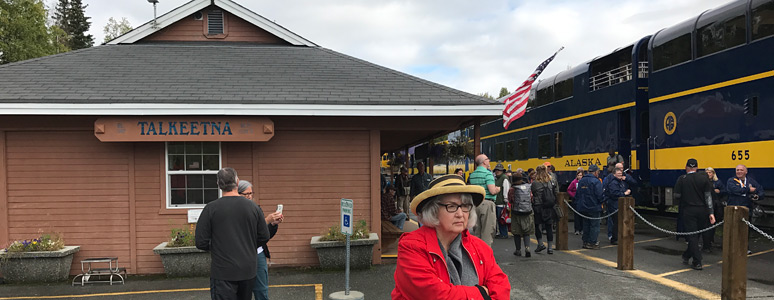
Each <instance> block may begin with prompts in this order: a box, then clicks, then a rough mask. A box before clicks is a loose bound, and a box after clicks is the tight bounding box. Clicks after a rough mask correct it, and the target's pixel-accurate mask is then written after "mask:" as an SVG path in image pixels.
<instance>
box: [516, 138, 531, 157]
mask: <svg viewBox="0 0 774 300" xmlns="http://www.w3.org/2000/svg"><path fill="white" fill-rule="evenodd" d="M516 143H517V145H516V159H518V160H525V159H527V158H528V156H529V155H528V154H529V151H528V150H529V138H523V139H519V140H518V141H517V142H516Z"/></svg>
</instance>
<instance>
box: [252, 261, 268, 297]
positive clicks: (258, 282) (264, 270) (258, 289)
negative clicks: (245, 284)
mask: <svg viewBox="0 0 774 300" xmlns="http://www.w3.org/2000/svg"><path fill="white" fill-rule="evenodd" d="M257 267H258V273H257V274H256V275H255V285H253V296H255V300H269V266H268V265H266V253H264V252H261V253H258V266H257Z"/></svg>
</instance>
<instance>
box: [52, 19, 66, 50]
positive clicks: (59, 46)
mask: <svg viewBox="0 0 774 300" xmlns="http://www.w3.org/2000/svg"><path fill="white" fill-rule="evenodd" d="M48 35H49V36H50V37H51V45H52V46H53V47H54V53H63V52H67V51H70V46H68V45H67V44H68V42H67V41H68V38H67V33H66V32H64V30H62V28H59V26H56V25H51V26H49V27H48Z"/></svg>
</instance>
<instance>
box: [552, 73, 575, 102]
mask: <svg viewBox="0 0 774 300" xmlns="http://www.w3.org/2000/svg"><path fill="white" fill-rule="evenodd" d="M554 96H555V98H556V100H562V99H564V98H569V97H572V77H570V79H567V80H564V81H561V82H557V83H556V84H554Z"/></svg>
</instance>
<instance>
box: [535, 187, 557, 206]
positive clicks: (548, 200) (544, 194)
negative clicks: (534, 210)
mask: <svg viewBox="0 0 774 300" xmlns="http://www.w3.org/2000/svg"><path fill="white" fill-rule="evenodd" d="M539 193H540V199H541V200H543V201H542V205H543V208H552V207H554V205H556V194H554V189H553V185H552V184H551V183H548V184H547V185H545V186H543V188H541V189H540V192H539Z"/></svg>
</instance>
